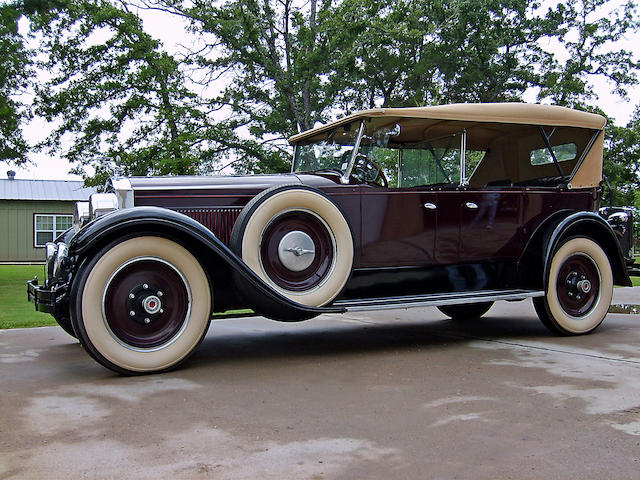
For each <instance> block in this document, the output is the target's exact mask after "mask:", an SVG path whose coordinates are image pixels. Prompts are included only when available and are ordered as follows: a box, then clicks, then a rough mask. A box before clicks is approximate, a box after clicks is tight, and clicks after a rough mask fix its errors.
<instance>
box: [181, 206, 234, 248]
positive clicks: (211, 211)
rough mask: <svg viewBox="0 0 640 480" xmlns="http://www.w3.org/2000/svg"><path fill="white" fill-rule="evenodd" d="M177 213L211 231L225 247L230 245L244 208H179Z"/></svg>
mask: <svg viewBox="0 0 640 480" xmlns="http://www.w3.org/2000/svg"><path fill="white" fill-rule="evenodd" d="M176 211H178V212H180V213H183V214H184V215H186V216H188V217H191V218H193V219H194V220H196V221H197V222H199V223H201V224H202V225H204V226H205V227H207V228H208V229H209V230H211V231H212V232H213V233H214V235H215V236H216V237H218V238H219V239H220V240H221V241H222V242H223V243H224V244H225V245H229V240H230V239H231V229H232V228H233V224H234V223H236V220H237V218H238V215H240V212H241V211H242V207H226V208H178V209H176Z"/></svg>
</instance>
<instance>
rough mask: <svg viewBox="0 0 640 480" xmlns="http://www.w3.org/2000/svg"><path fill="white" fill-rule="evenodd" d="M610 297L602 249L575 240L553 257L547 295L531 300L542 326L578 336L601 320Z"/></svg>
mask: <svg viewBox="0 0 640 480" xmlns="http://www.w3.org/2000/svg"><path fill="white" fill-rule="evenodd" d="M612 297H613V272H612V270H611V264H610V263H609V258H608V257H607V255H606V253H605V252H604V251H603V250H602V247H600V245H598V244H597V243H595V242H594V241H593V240H590V239H588V238H583V237H575V238H571V239H569V240H567V241H566V242H564V243H563V244H562V245H561V246H560V248H559V249H558V250H557V251H556V253H555V254H554V255H553V259H552V260H551V267H550V269H549V279H548V282H547V293H546V295H545V296H543V297H537V298H534V299H533V305H534V307H535V309H536V313H537V314H538V317H539V318H540V320H541V321H542V323H543V324H544V325H545V326H546V327H547V328H548V329H549V330H551V331H553V332H556V333H560V334H561V335H581V334H585V333H590V332H592V331H593V330H595V329H596V328H597V327H598V326H599V325H600V324H601V323H602V321H603V320H604V317H605V316H606V314H607V312H608V311H609V305H610V304H611V298H612Z"/></svg>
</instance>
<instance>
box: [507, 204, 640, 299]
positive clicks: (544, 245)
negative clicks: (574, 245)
mask: <svg viewBox="0 0 640 480" xmlns="http://www.w3.org/2000/svg"><path fill="white" fill-rule="evenodd" d="M573 236H581V237H587V238H591V239H592V240H593V241H595V242H596V243H598V244H599V245H600V246H601V247H602V249H603V250H604V251H605V253H606V254H607V257H608V258H609V261H610V262H611V269H612V271H613V280H614V283H615V284H616V285H621V286H625V287H630V286H632V283H631V279H630V278H629V273H628V271H627V265H626V263H625V261H624V255H623V253H622V250H621V248H620V244H619V243H618V240H617V239H616V236H615V233H614V231H613V230H612V229H611V226H610V225H609V224H608V223H607V222H606V220H604V219H603V218H602V217H601V216H600V215H597V214H596V213H593V212H576V211H573V210H561V211H558V212H556V213H554V214H553V215H552V216H551V217H549V218H548V219H547V220H546V221H545V222H543V223H542V224H541V225H539V226H538V228H537V229H536V231H535V232H534V233H533V235H531V238H530V239H529V242H528V243H527V245H526V247H525V249H524V253H523V255H522V257H521V258H520V260H519V262H518V277H519V279H520V283H521V284H522V285H523V286H527V287H531V288H546V285H547V280H548V278H549V269H550V268H551V259H552V258H553V255H554V254H555V252H556V251H557V249H558V248H559V247H560V244H561V243H562V241H563V240H565V239H567V238H569V237H573Z"/></svg>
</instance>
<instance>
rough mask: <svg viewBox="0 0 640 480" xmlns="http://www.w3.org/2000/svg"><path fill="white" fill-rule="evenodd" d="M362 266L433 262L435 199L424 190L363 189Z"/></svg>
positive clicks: (434, 196) (402, 265)
mask: <svg viewBox="0 0 640 480" xmlns="http://www.w3.org/2000/svg"><path fill="white" fill-rule="evenodd" d="M361 202H362V207H361V211H362V223H361V229H362V243H361V245H362V249H361V266H362V267H364V268H367V267H409V266H424V265H429V264H433V263H434V262H435V256H434V245H435V238H436V228H437V221H438V220H437V219H438V209H437V196H436V194H435V193H434V192H433V191H430V190H428V189H426V188H424V189H420V188H379V187H371V186H363V187H362V195H361Z"/></svg>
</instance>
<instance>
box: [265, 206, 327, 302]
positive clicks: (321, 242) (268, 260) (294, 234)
mask: <svg viewBox="0 0 640 480" xmlns="http://www.w3.org/2000/svg"><path fill="white" fill-rule="evenodd" d="M335 255H336V252H335V239H334V237H333V233H332V232H331V229H330V228H329V227H328V226H327V225H326V223H325V222H324V220H322V219H321V218H320V217H318V216H317V215H316V214H315V213H313V212H310V211H307V210H293V211H287V212H284V213H282V214H280V215H278V216H276V217H275V218H274V219H273V220H272V221H271V222H270V223H269V224H268V225H267V226H266V228H265V229H264V231H263V233H262V237H261V240H260V264H261V267H262V269H263V271H264V273H265V274H266V275H267V277H269V279H270V280H271V281H272V282H273V283H274V284H275V285H277V286H278V287H281V288H283V289H285V290H288V291H291V292H306V291H308V290H311V289H313V288H315V287H317V286H318V285H320V284H322V282H323V281H324V280H325V279H326V278H328V276H329V274H330V272H331V271H332V269H333V267H334V262H335V258H336V256H335Z"/></svg>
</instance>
